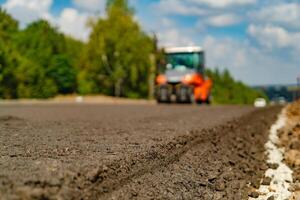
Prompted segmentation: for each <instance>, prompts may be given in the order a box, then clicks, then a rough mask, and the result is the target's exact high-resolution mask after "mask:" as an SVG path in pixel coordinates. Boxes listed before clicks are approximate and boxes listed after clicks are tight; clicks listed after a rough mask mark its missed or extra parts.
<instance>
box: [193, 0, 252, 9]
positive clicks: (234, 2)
mask: <svg viewBox="0 0 300 200" xmlns="http://www.w3.org/2000/svg"><path fill="white" fill-rule="evenodd" d="M188 1H189V2H192V3H195V4H199V5H203V4H205V5H207V6H210V7H212V8H228V7H232V6H247V5H253V4H256V0H188Z"/></svg>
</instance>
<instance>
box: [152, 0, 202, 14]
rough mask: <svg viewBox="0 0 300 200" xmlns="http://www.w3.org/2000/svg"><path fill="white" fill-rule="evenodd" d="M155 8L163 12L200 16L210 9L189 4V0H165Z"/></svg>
mask: <svg viewBox="0 0 300 200" xmlns="http://www.w3.org/2000/svg"><path fill="white" fill-rule="evenodd" d="M154 9H156V10H158V11H159V12H160V13H162V14H175V15H185V16H192V15H194V16H199V15H205V14H207V13H208V10H205V9H203V8H199V7H197V6H193V5H189V4H188V3H187V1H182V0H181V1H179V0H163V1H160V2H159V3H157V4H155V7H154Z"/></svg>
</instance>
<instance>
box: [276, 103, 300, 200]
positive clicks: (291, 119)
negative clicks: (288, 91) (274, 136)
mask: <svg viewBox="0 0 300 200" xmlns="http://www.w3.org/2000/svg"><path fill="white" fill-rule="evenodd" d="M286 115H287V117H288V120H287V123H286V126H285V128H283V129H282V130H281V131H280V133H279V137H280V144H281V146H282V147H284V148H285V151H286V153H285V162H286V163H287V164H288V165H289V167H290V168H291V169H292V170H293V172H294V173H293V179H294V180H293V185H292V187H291V188H290V190H291V191H292V192H293V193H294V194H293V196H292V198H291V200H298V199H300V101H298V102H295V103H293V104H291V105H289V106H288V107H287V108H286Z"/></svg>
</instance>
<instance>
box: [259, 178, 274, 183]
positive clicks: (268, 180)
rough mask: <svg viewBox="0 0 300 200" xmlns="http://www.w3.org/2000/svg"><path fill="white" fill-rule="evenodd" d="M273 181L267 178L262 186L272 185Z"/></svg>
mask: <svg viewBox="0 0 300 200" xmlns="http://www.w3.org/2000/svg"><path fill="white" fill-rule="evenodd" d="M271 181H272V179H271V178H270V177H265V178H264V179H263V181H262V183H261V184H262V185H270V184H271Z"/></svg>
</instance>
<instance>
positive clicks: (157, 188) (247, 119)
mask: <svg viewBox="0 0 300 200" xmlns="http://www.w3.org/2000/svg"><path fill="white" fill-rule="evenodd" d="M0 111H1V116H0V133H1V134H0V197H1V198H0V199H239V200H240V199H247V198H248V195H249V191H250V189H251V187H254V188H255V187H257V186H258V184H259V181H260V180H261V178H262V177H263V175H264V170H265V169H266V168H267V166H266V164H265V154H264V151H265V149H264V144H265V143H266V141H267V140H268V130H269V128H270V126H271V124H272V123H273V122H274V121H275V119H276V116H277V114H278V112H279V111H280V108H274V107H272V108H266V109H262V110H255V109H253V108H250V107H235V106H229V107H196V106H195V107H193V106H191V107H190V106H99V105H97V106H95V105H67V106H66V105H64V106H58V105H51V106H49V105H44V106H41V105H40V106H2V107H0ZM249 186H250V188H249ZM250 195H251V194H250Z"/></svg>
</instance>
